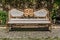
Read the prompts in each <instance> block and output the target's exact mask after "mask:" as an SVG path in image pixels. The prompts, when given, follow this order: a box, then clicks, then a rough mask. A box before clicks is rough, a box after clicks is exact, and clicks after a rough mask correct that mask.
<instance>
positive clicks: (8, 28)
mask: <svg viewBox="0 0 60 40" xmlns="http://www.w3.org/2000/svg"><path fill="white" fill-rule="evenodd" d="M10 30H11V24H9V25H7V32H9V31H10Z"/></svg>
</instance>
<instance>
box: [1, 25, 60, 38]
mask: <svg viewBox="0 0 60 40" xmlns="http://www.w3.org/2000/svg"><path fill="white" fill-rule="evenodd" d="M55 27H60V26H55ZM41 37H45V38H46V37H60V28H53V29H52V30H51V32H49V31H10V32H6V29H3V28H0V38H41Z"/></svg>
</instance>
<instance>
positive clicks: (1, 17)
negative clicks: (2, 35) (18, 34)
mask: <svg viewBox="0 0 60 40" xmlns="http://www.w3.org/2000/svg"><path fill="white" fill-rule="evenodd" d="M7 18H8V17H7V12H5V11H0V20H2V24H6V20H7Z"/></svg>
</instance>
